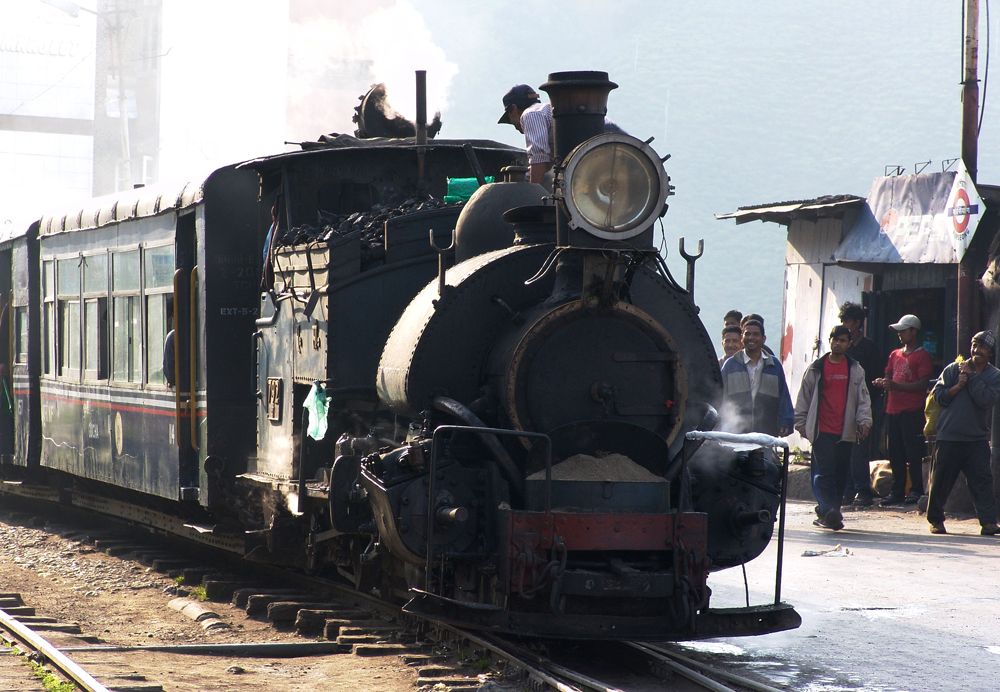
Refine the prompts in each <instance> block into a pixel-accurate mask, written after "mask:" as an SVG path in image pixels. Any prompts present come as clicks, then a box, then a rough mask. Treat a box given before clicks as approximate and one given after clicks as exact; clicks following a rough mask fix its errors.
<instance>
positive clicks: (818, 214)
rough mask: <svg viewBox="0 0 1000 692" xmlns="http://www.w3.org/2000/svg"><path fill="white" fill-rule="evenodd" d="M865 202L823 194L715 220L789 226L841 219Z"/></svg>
mask: <svg viewBox="0 0 1000 692" xmlns="http://www.w3.org/2000/svg"><path fill="white" fill-rule="evenodd" d="M864 203H865V198H864V197H858V196H857V195H824V196H822V197H817V198H815V199H800V200H793V201H790V202H773V203H771V204H758V205H754V206H749V207H740V208H739V209H737V210H736V211H734V212H731V213H729V214H716V216H715V218H716V219H735V220H736V223H737V224H741V223H747V222H749V221H772V222H774V223H778V224H782V225H784V226H787V225H789V224H790V223H791V222H792V221H794V220H796V219H804V220H806V221H816V220H817V219H825V218H831V217H833V218H836V217H841V216H843V215H844V212H845V211H847V210H848V209H857V208H860V207H861V206H862V205H863V204H864Z"/></svg>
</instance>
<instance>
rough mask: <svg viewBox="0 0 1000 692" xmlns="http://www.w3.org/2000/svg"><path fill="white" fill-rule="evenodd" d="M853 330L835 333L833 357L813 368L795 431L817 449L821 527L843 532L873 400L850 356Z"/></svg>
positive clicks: (801, 394) (814, 468)
mask: <svg viewBox="0 0 1000 692" xmlns="http://www.w3.org/2000/svg"><path fill="white" fill-rule="evenodd" d="M850 345H851V330H850V329H848V328H847V327H845V326H844V325H839V326H837V327H834V328H833V331H831V332H830V353H828V354H827V355H825V356H822V357H821V358H819V359H817V360H816V361H814V362H813V364H812V365H810V366H809V368H808V369H807V370H806V372H805V374H804V375H803V376H802V385H801V386H800V387H799V396H798V398H797V400H796V402H795V429H796V430H797V431H798V433H799V434H800V435H802V437H804V438H806V439H807V440H809V442H810V443H812V487H813V494H814V495H815V496H816V501H817V502H818V503H819V507H818V508H817V510H816V512H817V515H818V516H817V518H816V521H815V522H813V523H814V524H816V525H817V526H825V527H826V528H828V529H833V530H834V531H839V530H840V529H842V528H844V516H843V515H842V514H841V513H840V506H841V503H842V502H843V495H844V485H845V484H846V482H847V477H848V476H849V475H850V469H851V451H852V449H853V445H854V443H855V441H857V440H858V439H862V440H863V439H865V438H866V437H868V430H869V428H870V427H871V424H872V409H871V398H870V397H869V395H868V386H867V383H866V382H865V370H864V368H862V367H861V364H860V363H858V362H857V361H856V360H854V359H853V358H851V357H849V356H848V355H847V354H846V351H847V348H848V346H850Z"/></svg>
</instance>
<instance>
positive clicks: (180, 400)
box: [171, 209, 204, 501]
mask: <svg viewBox="0 0 1000 692" xmlns="http://www.w3.org/2000/svg"><path fill="white" fill-rule="evenodd" d="M195 219H196V213H195V210H194V209H191V210H190V211H189V212H187V213H182V214H180V215H178V217H177V235H176V238H175V241H174V298H173V310H172V313H173V314H172V317H171V324H172V328H173V331H174V338H173V350H174V358H173V365H174V373H173V375H174V397H175V402H174V403H175V406H176V412H175V426H176V428H175V429H176V434H175V441H176V443H177V449H178V464H179V465H178V478H179V481H180V499H181V500H191V501H197V500H198V499H199V492H198V467H199V464H198V459H199V449H198V447H199V445H198V426H197V422H198V416H197V408H198V403H199V402H198V397H197V389H198V387H197V381H196V378H197V372H198V366H197V363H196V362H195V357H196V355H197V352H198V349H197V348H194V349H192V348H191V345H192V341H193V340H194V339H196V338H197V333H198V326H197V325H198V322H197V288H196V287H197V281H198V273H197V265H198V262H197V250H196V234H195ZM201 404H202V406H204V402H201Z"/></svg>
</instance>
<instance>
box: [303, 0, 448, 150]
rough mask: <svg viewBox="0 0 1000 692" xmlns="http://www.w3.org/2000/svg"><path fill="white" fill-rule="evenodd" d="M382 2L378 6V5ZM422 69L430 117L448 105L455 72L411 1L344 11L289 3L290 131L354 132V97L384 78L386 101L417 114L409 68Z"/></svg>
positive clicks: (311, 133) (313, 134) (411, 115)
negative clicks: (292, 6) (294, 7)
mask: <svg viewBox="0 0 1000 692" xmlns="http://www.w3.org/2000/svg"><path fill="white" fill-rule="evenodd" d="M380 5H381V6H380ZM416 70H426V71H427V112H428V120H430V118H431V117H432V116H433V114H434V112H435V111H443V110H444V109H446V108H447V106H448V88H449V86H450V85H451V81H452V79H453V78H454V77H455V75H456V74H458V66H457V65H456V64H455V63H452V62H449V61H448V59H447V57H446V56H445V53H444V50H442V49H441V48H440V47H439V46H438V45H437V44H435V43H434V39H433V37H432V36H431V32H430V30H429V29H428V28H427V25H426V23H425V22H424V18H423V16H422V15H421V14H420V13H419V12H418V11H417V10H416V9H415V8H414V7H413V6H412V5H411V4H409V3H408V2H405V1H400V2H395V3H388V2H384V1H383V2H372V3H369V4H367V5H364V6H358V7H356V8H353V11H348V12H345V11H344V8H343V7H338V8H328V7H326V6H322V5H320V4H313V5H309V6H308V8H307V9H306V8H303V9H301V10H298V11H293V13H292V16H291V23H290V25H289V41H288V130H287V137H286V138H287V139H288V140H290V141H301V140H307V139H316V138H317V137H318V136H319V135H321V134H324V133H329V132H340V133H347V134H353V132H354V130H355V128H356V127H357V126H356V124H355V123H354V122H353V121H352V117H353V115H354V108H355V106H357V105H358V97H359V96H361V95H363V94H364V93H365V92H366V91H367V90H368V88H369V87H370V86H371V85H372V84H378V83H380V82H384V83H385V85H386V91H387V94H388V100H389V103H390V104H391V105H392V106H393V108H394V109H395V110H397V111H398V112H399V113H400V114H401V115H403V116H405V117H407V118H409V119H410V120H415V119H416V110H417V109H416V91H415V88H416V87H415V77H414V71H416Z"/></svg>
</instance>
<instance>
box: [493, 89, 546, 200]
mask: <svg viewBox="0 0 1000 692" xmlns="http://www.w3.org/2000/svg"><path fill="white" fill-rule="evenodd" d="M504 123H509V124H511V125H513V126H514V127H515V128H516V129H517V131H518V132H520V133H521V134H523V135H524V142H525V147H526V149H527V152H528V182H531V183H538V184H539V185H542V184H544V181H545V174H546V173H548V172H549V169H550V168H552V157H553V156H554V152H555V146H554V140H555V130H554V129H553V120H552V106H551V105H549V104H548V103H545V104H543V103H541V101H540V100H539V98H538V94H537V93H536V92H535V90H534V89H532V88H531V87H530V86H528V85H527V84H518V85H517V86H514V87H511V89H510V91H508V92H507V93H506V94H504V96H503V115H501V116H500V119H499V120H498V121H497V124H500V125H502V124H504Z"/></svg>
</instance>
